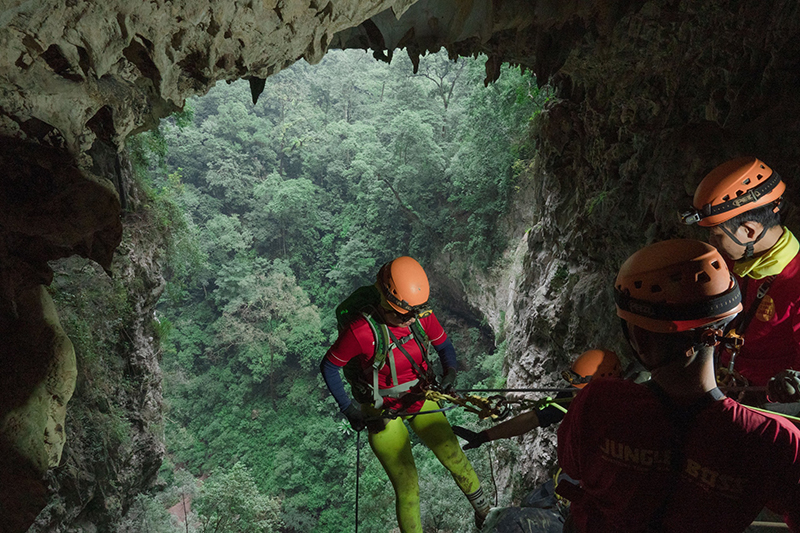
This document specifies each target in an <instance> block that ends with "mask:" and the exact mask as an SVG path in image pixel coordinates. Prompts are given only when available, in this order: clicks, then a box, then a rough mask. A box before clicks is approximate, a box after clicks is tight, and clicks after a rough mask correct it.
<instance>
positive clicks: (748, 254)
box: [720, 222, 767, 259]
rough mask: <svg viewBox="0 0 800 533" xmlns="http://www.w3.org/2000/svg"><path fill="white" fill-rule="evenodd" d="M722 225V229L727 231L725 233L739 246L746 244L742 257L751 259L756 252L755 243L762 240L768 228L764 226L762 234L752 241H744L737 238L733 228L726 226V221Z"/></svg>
mask: <svg viewBox="0 0 800 533" xmlns="http://www.w3.org/2000/svg"><path fill="white" fill-rule="evenodd" d="M720 227H721V228H722V231H724V232H725V235H727V236H728V237H730V239H731V240H732V241H733V242H735V243H736V244H738V245H739V246H744V257H742V259H750V258H752V257H753V255H754V254H755V249H754V246H755V244H756V243H757V242H758V241H760V240H761V239H762V238H763V237H764V235H766V234H767V228H764V229H763V230H761V235H759V236H758V237H756V239H755V240H753V241H750V242H742V241H740V240H739V239H737V238H736V236H735V235H734V234H733V232H732V231H731V230H729V229H728V227H727V226H725V223H724V222H723V223H722V224H720Z"/></svg>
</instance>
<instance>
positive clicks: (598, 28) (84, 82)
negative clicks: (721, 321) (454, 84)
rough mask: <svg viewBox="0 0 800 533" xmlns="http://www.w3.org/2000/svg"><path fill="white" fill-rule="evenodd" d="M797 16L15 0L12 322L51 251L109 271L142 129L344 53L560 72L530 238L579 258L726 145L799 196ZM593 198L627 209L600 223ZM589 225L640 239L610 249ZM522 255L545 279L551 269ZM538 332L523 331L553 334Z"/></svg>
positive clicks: (682, 4)
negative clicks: (192, 102) (461, 59)
mask: <svg viewBox="0 0 800 533" xmlns="http://www.w3.org/2000/svg"><path fill="white" fill-rule="evenodd" d="M798 11H800V10H799V9H798V2H797V1H788V0H774V1H773V0H765V1H760V2H740V1H733V0H731V1H722V0H694V1H648V2H645V1H635V0H604V1H601V0H596V1H578V0H572V1H569V0H461V1H457V0H439V1H434V0H419V1H416V2H415V1H414V0H362V1H357V0H341V1H327V0H237V1H211V0H153V1H149V2H131V1H121V0H106V1H103V2H99V1H83V0H49V1H48V0H28V1H22V0H3V1H2V2H0V50H2V54H0V163H1V164H2V165H3V168H4V172H3V175H2V177H0V334H2V335H8V333H9V332H11V331H13V330H14V328H15V327H17V323H18V322H19V320H21V319H22V318H23V317H22V315H23V314H24V312H25V309H33V310H36V309H41V308H42V306H43V305H44V304H41V302H39V301H38V300H35V298H33V296H31V295H32V294H33V295H34V296H35V295H36V294H38V293H32V292H31V290H33V289H34V288H36V287H39V286H41V285H47V284H48V283H49V282H50V279H51V276H52V273H51V271H50V268H49V266H48V263H47V262H48V261H50V260H53V259H58V258H62V257H68V256H71V255H79V256H82V257H86V258H89V259H91V260H93V261H96V262H97V263H99V264H100V265H101V266H102V267H104V268H106V269H108V268H110V264H111V259H112V257H113V254H114V253H115V250H116V248H117V246H118V244H119V242H120V239H121V235H122V224H123V222H122V219H121V215H122V214H123V212H124V206H125V195H124V187H123V182H124V179H123V174H124V173H125V172H126V171H127V168H128V164H127V163H126V158H125V156H124V146H125V139H126V138H127V137H128V136H129V135H132V134H135V133H137V132H141V131H144V130H147V129H150V128H154V127H155V126H156V125H157V124H158V121H159V120H160V119H161V118H164V117H166V116H168V115H169V114H170V113H172V112H174V111H176V110H179V109H181V108H182V106H183V104H184V102H185V100H186V98H189V97H191V96H194V95H202V94H205V93H206V92H207V91H208V90H209V89H210V88H211V87H212V86H214V84H216V83H218V82H222V81H226V82H230V81H234V80H237V79H242V78H249V79H251V86H253V87H256V88H257V87H258V80H261V79H264V78H266V77H268V76H270V75H272V74H275V73H276V72H278V71H280V70H281V69H283V68H286V67H287V66H289V65H291V64H292V63H293V62H295V61H298V60H300V59H304V60H306V61H308V62H309V63H312V64H313V63H316V62H318V61H319V60H320V59H321V58H322V57H323V56H324V54H325V53H326V51H327V50H328V49H330V48H361V49H366V50H371V51H372V53H373V55H374V56H375V57H376V58H377V59H380V60H385V61H388V60H390V59H391V57H392V56H393V54H396V53H408V54H409V55H410V57H411V59H412V62H414V63H416V62H417V61H418V58H419V56H420V55H423V54H425V53H427V52H433V51H438V50H440V49H442V48H445V49H446V50H447V51H448V52H449V54H450V56H451V57H452V58H456V57H458V56H471V55H476V54H485V56H486V57H487V61H486V81H487V83H488V82H491V81H493V80H494V79H496V77H497V76H498V75H499V72H500V66H501V65H502V64H503V63H510V64H514V65H520V66H522V67H524V68H526V69H529V70H531V71H532V72H534V73H535V74H536V76H537V79H538V81H539V83H545V82H549V83H550V84H551V85H552V86H553V88H554V92H555V96H554V98H553V101H552V102H551V104H550V105H549V107H548V108H547V109H546V110H545V112H544V113H543V114H542V116H541V117H540V118H539V119H538V122H537V128H538V129H537V133H536V135H537V146H538V148H539V155H538V156H537V157H538V158H539V159H540V160H541V161H540V171H541V180H540V181H539V182H537V183H538V185H536V187H537V189H536V191H535V194H534V195H533V196H534V197H535V198H534V201H535V202H538V203H539V204H541V209H540V212H539V217H540V218H539V222H537V223H536V224H535V226H534V229H536V231H532V232H531V233H530V237H529V241H530V243H529V244H530V246H532V247H538V249H544V248H549V249H551V250H561V251H560V252H552V253H551V256H552V257H555V256H556V255H557V253H561V254H562V255H561V256H560V259H559V260H563V261H568V262H569V261H572V262H573V264H574V265H579V263H580V261H583V260H584V259H585V257H587V256H588V257H589V258H591V259H593V260H595V264H596V265H599V267H598V268H604V267H609V265H615V264H619V261H620V257H624V255H625V253H626V252H627V251H628V250H629V248H630V247H631V246H634V245H635V244H636V243H642V242H644V240H645V239H654V238H663V237H666V236H669V235H670V232H672V231H673V230H674V228H675V225H676V223H675V221H674V220H673V219H674V218H675V217H674V211H675V205H676V203H679V202H681V201H684V200H685V198H686V197H687V194H688V192H689V191H691V189H692V188H693V186H694V185H695V184H696V183H697V181H698V180H699V179H700V178H701V177H702V174H703V172H704V171H707V170H708V169H710V168H711V167H713V166H714V165H716V164H717V163H719V162H721V161H722V160H724V159H726V158H728V157H733V156H736V155H741V154H745V153H749V154H758V155H759V156H760V157H761V158H762V159H764V160H766V161H769V162H770V163H772V164H773V165H774V166H775V167H777V168H780V169H781V173H782V175H784V176H785V178H786V180H787V183H788V184H789V188H790V190H797V188H798V187H797V186H796V183H795V180H794V177H793V176H794V175H796V173H797V171H798V170H799V169H798V161H800V153H798V151H799V149H798V147H797V146H796V145H797V144H798V143H797V138H798V137H797V134H798V125H799V124H800V105H798V97H797V91H798V88H800V79H798V78H800V39H799V38H798V37H800V35H798V34H800V16H799V15H800V13H798ZM793 194H796V193H793ZM598 198H599V199H601V200H602V199H608V198H612V199H613V198H616V200H615V201H616V202H617V203H616V204H613V205H618V206H621V207H623V208H621V209H619V210H618V211H614V210H613V209H611V210H608V213H606V214H605V215H604V214H603V211H602V210H599V209H598V210H595V215H594V218H592V219H591V220H589V219H587V218H585V215H586V211H587V210H586V207H585V206H586V205H587V204H588V203H591V202H594V203H592V206H594V205H597V202H598V201H599V200H598ZM608 205H612V204H608ZM589 213H591V209H590V210H589ZM598 213H599V214H598ZM581 216H583V217H584V218H581ZM602 217H605V218H602ZM669 217H672V218H669ZM575 220H577V221H578V222H577V223H576V222H575ZM620 220H623V222H624V223H622V222H620ZM531 225H532V224H531ZM633 230H635V231H633ZM592 231H594V232H595V233H596V234H600V233H601V232H602V231H606V232H608V231H611V232H612V233H613V234H615V235H619V236H620V237H621V239H623V240H625V242H626V243H628V245H626V246H627V247H625V246H623V247H620V250H611V252H610V251H609V247H608V245H607V243H604V242H603V241H602V239H600V240H598V239H596V238H594V239H590V238H588V237H587V235H589V234H590V233H591V232H592ZM614 232H616V233H614ZM547 235H556V236H561V237H547ZM548 239H549V240H548ZM565 243H566V244H565ZM570 246H571V247H573V251H570V250H569V247H570ZM531 253H532V254H533V252H531ZM579 256H580V257H579ZM595 256H596V257H595ZM526 261H527V263H526V268H527V270H526V276H527V278H526V279H527V280H529V281H530V282H531V283H535V282H537V279H536V276H537V275H540V274H541V273H539V272H538V271H537V265H536V262H535V261H534V260H532V259H530V258H529V259H527V260H526ZM576 268H577V267H576ZM609 268H610V267H609ZM541 275H542V276H543V275H544V274H541ZM34 300H35V302H34V303H27V304H26V303H25V302H29V301H34ZM45 303H46V302H45ZM45 307H46V306H45ZM518 307H520V308H521V307H522V305H521V304H520V305H518ZM31 312H32V313H35V312H39V311H31ZM40 314H41V313H40ZM532 314H535V313H532ZM574 315H575V317H576V319H580V318H581V313H580V312H576V313H574ZM567 316H570V315H567ZM28 318H29V319H30V320H34V319H35V317H28ZM526 327H528V325H526V324H525V323H524V321H522V322H521V325H520V326H519V328H521V329H525V328H526ZM570 327H571V326H570ZM551 329H552V328H551ZM567 330H569V328H567ZM524 333H525V332H524V331H522V332H521V335H520V336H519V337H520V338H523V339H527V340H524V341H520V342H526V343H528V345H530V344H535V343H536V342H540V341H538V340H537V339H535V338H533V337H531V338H526V337H525V336H524ZM17 337H18V338H19V340H18V341H17V342H16V344H12V345H9V344H8V343H6V344H5V345H4V347H3V351H4V352H3V354H2V357H3V359H4V362H6V363H7V369H11V370H10V371H8V372H6V376H11V377H7V378H5V380H6V381H4V382H2V383H0V388H2V389H3V390H4V395H3V396H2V398H3V403H2V405H0V420H2V419H4V417H5V415H6V413H7V411H8V410H9V405H11V404H13V405H17V404H19V403H24V398H23V399H21V398H20V397H18V396H15V395H16V394H17V392H15V391H17V389H14V384H13V383H11V381H13V379H14V378H13V376H14V368H15V364H16V363H15V361H23V360H27V359H28V357H27V354H28V352H29V351H30V350H31V347H30V346H29V345H27V344H26V342H29V341H26V340H25V339H23V338H21V337H20V336H17ZM573 341H574V339H573ZM547 342H549V341H541V342H540V344H542V345H546V344H547ZM559 342H562V344H563V339H560V340H559ZM570 342H572V341H570ZM545 347H546V346H545ZM512 348H513V347H512ZM524 349H526V348H525V347H520V349H519V351H520V352H522V351H524ZM511 374H512V375H511V379H512V381H513V379H516V377H515V376H516V374H514V372H513V371H512V373H511ZM9 380H11V381H9ZM7 382H8V383H7ZM19 394H24V391H21V392H19ZM3 427H4V426H3ZM3 431H5V430H3ZM0 437H1V438H0V444H2V443H4V442H7V441H9V442H10V441H13V440H14V439H13V438H11V436H10V435H9V434H0ZM3 446H4V447H6V448H9V447H10V448H11V449H14V445H13V444H11V445H6V444H4V445H3ZM0 452H4V450H0ZM17 452H20V453H22V455H25V453H23V452H25V450H22V449H18V450H17ZM14 453H16V452H14ZM3 455H7V454H5V453H3ZM43 456H47V454H44V455H43ZM32 464H33V463H32ZM2 467H3V465H2V464H0V469H1V468H2ZM31 468H32V470H34V471H35V470H36V468H35V465H33V466H32V467H31ZM39 469H41V468H39ZM29 470H30V469H29ZM34 477H35V476H34ZM6 481H7V480H6V479H4V480H3V483H0V484H2V485H5V486H7V487H8V486H10V485H9V484H8V483H6ZM29 485H30V483H29ZM31 490H32V491H35V490H39V488H36V487H34V488H33V489H31ZM2 497H3V496H2V494H0V499H2ZM0 503H2V502H0Z"/></svg>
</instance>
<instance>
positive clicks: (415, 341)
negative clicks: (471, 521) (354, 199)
mask: <svg viewBox="0 0 800 533" xmlns="http://www.w3.org/2000/svg"><path fill="white" fill-rule="evenodd" d="M377 278H378V279H377V282H376V284H375V287H376V289H377V290H374V291H371V290H370V289H371V288H370V287H364V288H362V289H359V291H362V292H365V293H366V294H367V296H369V295H370V294H373V293H374V295H375V300H374V304H370V305H368V306H366V307H365V309H364V312H363V313H362V314H360V315H359V316H358V317H357V318H356V319H355V320H352V321H351V322H349V324H347V325H346V327H344V328H343V329H341V331H340V332H339V337H338V338H337V339H336V341H335V342H334V344H333V346H331V348H330V349H329V350H328V351H327V353H326V354H325V356H324V357H323V360H322V363H321V365H320V369H321V372H322V375H323V378H324V379H325V383H326V384H327V386H328V389H329V390H330V392H331V394H332V395H333V397H334V398H335V399H336V401H337V403H338V404H339V408H340V410H341V411H342V413H344V415H345V416H346V417H347V419H348V420H349V421H350V424H351V426H352V427H353V429H355V430H356V431H360V430H361V429H363V428H364V427H365V426H366V427H367V429H368V430H369V444H370V447H371V448H372V450H373V452H375V455H376V456H377V457H378V459H379V460H380V462H381V465H382V466H383V468H384V470H385V471H386V473H387V475H388V476H389V480H390V481H391V483H392V487H393V488H394V491H395V507H396V514H397V521H398V524H399V526H400V531H401V532H402V533H422V523H421V517H420V507H419V482H418V474H417V468H416V466H415V465H414V458H413V456H412V454H411V441H410V440H409V435H408V430H407V429H406V426H405V424H404V421H407V422H408V425H409V426H411V429H413V430H414V432H415V433H416V434H417V435H418V436H419V438H420V439H421V440H422V442H424V443H425V445H427V446H428V447H429V448H430V449H431V450H432V451H433V453H434V454H435V455H436V457H437V459H439V462H441V463H442V465H444V466H445V468H447V469H448V470H449V471H450V473H451V474H452V476H453V479H454V480H455V482H456V484H457V485H458V487H459V488H460V489H461V491H462V492H463V493H464V495H465V496H466V497H467V499H468V501H469V502H470V504H471V505H472V507H473V508H474V510H475V521H476V524H478V525H479V527H480V525H481V524H483V521H484V520H485V518H486V516H487V514H488V512H489V500H488V498H487V496H486V495H485V493H484V492H483V488H482V487H481V484H480V481H479V480H478V476H477V475H476V474H475V471H474V469H473V468H472V464H471V463H470V462H469V459H467V457H466V455H465V454H464V452H463V451H462V449H461V447H460V446H459V445H458V440H457V439H456V436H455V434H454V433H453V430H452V428H451V427H450V423H449V422H448V421H447V418H446V417H445V416H444V414H443V413H442V412H441V411H440V410H439V405H438V404H436V403H435V402H432V401H430V400H426V399H425V396H424V394H421V393H424V391H421V390H420V387H421V386H422V385H425V384H426V383H427V382H428V381H430V380H431V369H430V366H429V364H428V361H427V358H426V355H427V351H428V347H427V344H428V343H430V344H431V345H432V346H433V348H434V349H435V351H436V353H437V354H438V356H439V359H440V360H441V363H442V368H443V371H444V378H443V380H442V387H443V388H444V389H445V390H448V389H452V388H453V385H454V383H455V378H456V368H457V367H456V354H455V348H454V347H453V344H452V342H450V340H449V339H448V338H447V334H446V333H445V332H444V329H443V328H442V326H441V324H440V323H439V321H438V320H437V318H436V315H434V314H433V312H432V311H430V310H429V309H428V307H427V302H428V296H429V293H430V286H429V284H428V277H427V275H426V274H425V271H424V270H423V268H422V266H421V265H420V264H419V263H418V262H417V261H416V260H415V259H413V258H411V257H398V258H397V259H394V260H393V261H390V262H389V263H386V264H385V265H384V266H383V267H381V269H380V271H379V272H378V277H377ZM357 292H358V291H357ZM340 307H341V306H340ZM339 312H341V311H340V310H339V309H337V313H339ZM419 326H421V329H420V328H419ZM383 335H385V336H386V338H387V339H388V340H390V341H391V342H390V343H388V342H387V343H386V344H387V345H388V347H387V348H388V352H387V353H386V359H385V361H380V360H379V358H378V356H379V355H380V354H376V350H377V348H376V347H377V346H379V345H380V344H381V343H380V337H379V336H383ZM376 361H378V364H375V363H376ZM343 367H345V373H346V374H348V369H349V370H350V372H349V376H350V378H349V381H351V384H352V385H353V390H354V392H355V393H356V398H357V400H358V401H357V402H354V401H353V400H351V398H350V396H349V395H348V394H347V392H346V391H345V389H344V384H343V382H342V379H341V376H340V374H339V370H340V369H341V368H343ZM415 413H420V414H418V415H415Z"/></svg>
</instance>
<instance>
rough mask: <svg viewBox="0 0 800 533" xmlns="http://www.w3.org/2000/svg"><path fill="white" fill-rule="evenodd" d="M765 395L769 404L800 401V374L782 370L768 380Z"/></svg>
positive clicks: (795, 371)
mask: <svg viewBox="0 0 800 533" xmlns="http://www.w3.org/2000/svg"><path fill="white" fill-rule="evenodd" d="M767 393H768V394H769V400H770V401H771V402H780V403H790V402H797V401H800V372H798V371H797V370H783V371H781V372H778V374H777V375H776V376H775V377H774V378H772V379H770V380H769V383H768V384H767Z"/></svg>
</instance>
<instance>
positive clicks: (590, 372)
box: [561, 349, 622, 389]
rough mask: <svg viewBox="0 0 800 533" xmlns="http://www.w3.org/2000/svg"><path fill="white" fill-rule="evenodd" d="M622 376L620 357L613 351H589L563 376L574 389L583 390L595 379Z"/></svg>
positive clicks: (577, 359) (563, 373)
mask: <svg viewBox="0 0 800 533" xmlns="http://www.w3.org/2000/svg"><path fill="white" fill-rule="evenodd" d="M621 375H622V365H620V362H619V357H617V354H616V353H614V352H612V351H611V350H598V349H593V350H587V351H585V352H583V353H582V354H581V355H579V356H578V357H577V358H576V359H575V361H574V362H573V363H572V366H571V367H570V369H569V370H565V371H563V372H562V373H561V376H562V377H563V378H564V379H566V380H567V381H569V382H570V384H571V385H572V386H573V387H577V388H579V389H582V388H584V387H585V386H586V384H587V383H589V381H591V380H592V379H593V378H618V377H620V376H621Z"/></svg>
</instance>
